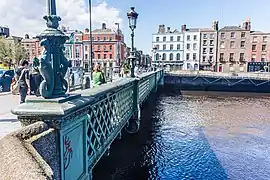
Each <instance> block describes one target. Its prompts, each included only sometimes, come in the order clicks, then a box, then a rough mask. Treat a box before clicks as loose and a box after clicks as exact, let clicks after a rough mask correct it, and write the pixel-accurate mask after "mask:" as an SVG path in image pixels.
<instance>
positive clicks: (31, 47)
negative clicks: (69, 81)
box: [21, 34, 42, 61]
mask: <svg viewBox="0 0 270 180" xmlns="http://www.w3.org/2000/svg"><path fill="white" fill-rule="evenodd" d="M21 44H22V46H23V47H24V49H25V50H26V52H27V55H28V60H30V61H31V60H33V59H34V58H35V57H39V56H40V55H41V52H42V47H40V45H39V40H38V39H37V38H29V35H28V34H26V35H25V37H24V38H23V39H22V40H21Z"/></svg>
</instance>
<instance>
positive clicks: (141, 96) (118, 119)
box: [0, 70, 163, 180]
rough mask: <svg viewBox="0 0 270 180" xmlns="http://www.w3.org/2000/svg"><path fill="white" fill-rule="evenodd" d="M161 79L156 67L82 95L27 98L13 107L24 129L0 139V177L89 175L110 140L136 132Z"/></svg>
mask: <svg viewBox="0 0 270 180" xmlns="http://www.w3.org/2000/svg"><path fill="white" fill-rule="evenodd" d="M162 83H163V71H162V70H158V71H155V72H149V73H145V74H142V75H141V76H139V77H138V78H123V79H119V80H118V81H115V82H112V83H107V84H104V85H101V86H99V87H97V88H92V89H87V90H83V91H81V94H70V95H67V96H65V97H59V98H53V99H44V98H42V97H39V98H37V97H34V98H30V99H28V100H27V102H26V103H25V104H22V105H20V106H18V107H17V108H15V109H13V110H12V112H13V113H14V114H16V115H17V116H18V120H19V121H20V122H21V123H22V125H23V126H24V127H23V128H22V129H20V130H18V131H16V132H14V133H12V134H9V135H8V136H6V137H5V138H3V139H1V140H0V155H1V156H0V161H1V164H0V174H1V176H2V178H4V179H18V177H20V178H21V179H63V180H67V179H72V180H74V179H91V178H92V176H91V174H92V169H93V168H94V167H95V165H96V163H98V161H99V160H100V158H101V157H102V156H104V155H109V152H110V145H111V144H112V142H113V141H114V140H115V139H116V138H121V136H122V132H123V131H124V130H125V131H127V132H128V133H136V132H137V131H138V130H139V127H140V107H141V106H143V103H144V101H146V100H147V98H148V96H150V94H151V92H154V91H157V89H158V86H159V85H162ZM22 176H23V177H22Z"/></svg>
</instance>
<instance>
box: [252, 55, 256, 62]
mask: <svg viewBox="0 0 270 180" xmlns="http://www.w3.org/2000/svg"><path fill="white" fill-rule="evenodd" d="M255 60H256V54H252V56H251V62H255Z"/></svg>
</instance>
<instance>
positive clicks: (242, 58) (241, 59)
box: [240, 53, 245, 61]
mask: <svg viewBox="0 0 270 180" xmlns="http://www.w3.org/2000/svg"><path fill="white" fill-rule="evenodd" d="M244 55H245V54H244V53H240V61H244Z"/></svg>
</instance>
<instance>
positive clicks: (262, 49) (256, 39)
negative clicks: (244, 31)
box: [247, 31, 270, 62]
mask: <svg viewBox="0 0 270 180" xmlns="http://www.w3.org/2000/svg"><path fill="white" fill-rule="evenodd" d="M247 60H248V62H269V61H270V33H263V32H260V31H251V33H250V46H249V48H248V59H247Z"/></svg>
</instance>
